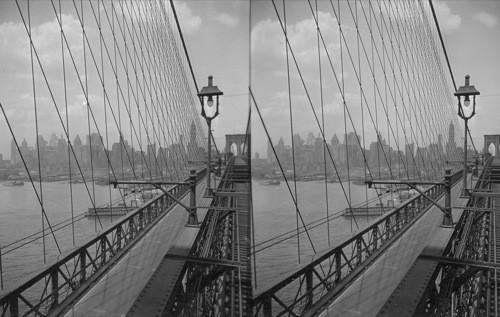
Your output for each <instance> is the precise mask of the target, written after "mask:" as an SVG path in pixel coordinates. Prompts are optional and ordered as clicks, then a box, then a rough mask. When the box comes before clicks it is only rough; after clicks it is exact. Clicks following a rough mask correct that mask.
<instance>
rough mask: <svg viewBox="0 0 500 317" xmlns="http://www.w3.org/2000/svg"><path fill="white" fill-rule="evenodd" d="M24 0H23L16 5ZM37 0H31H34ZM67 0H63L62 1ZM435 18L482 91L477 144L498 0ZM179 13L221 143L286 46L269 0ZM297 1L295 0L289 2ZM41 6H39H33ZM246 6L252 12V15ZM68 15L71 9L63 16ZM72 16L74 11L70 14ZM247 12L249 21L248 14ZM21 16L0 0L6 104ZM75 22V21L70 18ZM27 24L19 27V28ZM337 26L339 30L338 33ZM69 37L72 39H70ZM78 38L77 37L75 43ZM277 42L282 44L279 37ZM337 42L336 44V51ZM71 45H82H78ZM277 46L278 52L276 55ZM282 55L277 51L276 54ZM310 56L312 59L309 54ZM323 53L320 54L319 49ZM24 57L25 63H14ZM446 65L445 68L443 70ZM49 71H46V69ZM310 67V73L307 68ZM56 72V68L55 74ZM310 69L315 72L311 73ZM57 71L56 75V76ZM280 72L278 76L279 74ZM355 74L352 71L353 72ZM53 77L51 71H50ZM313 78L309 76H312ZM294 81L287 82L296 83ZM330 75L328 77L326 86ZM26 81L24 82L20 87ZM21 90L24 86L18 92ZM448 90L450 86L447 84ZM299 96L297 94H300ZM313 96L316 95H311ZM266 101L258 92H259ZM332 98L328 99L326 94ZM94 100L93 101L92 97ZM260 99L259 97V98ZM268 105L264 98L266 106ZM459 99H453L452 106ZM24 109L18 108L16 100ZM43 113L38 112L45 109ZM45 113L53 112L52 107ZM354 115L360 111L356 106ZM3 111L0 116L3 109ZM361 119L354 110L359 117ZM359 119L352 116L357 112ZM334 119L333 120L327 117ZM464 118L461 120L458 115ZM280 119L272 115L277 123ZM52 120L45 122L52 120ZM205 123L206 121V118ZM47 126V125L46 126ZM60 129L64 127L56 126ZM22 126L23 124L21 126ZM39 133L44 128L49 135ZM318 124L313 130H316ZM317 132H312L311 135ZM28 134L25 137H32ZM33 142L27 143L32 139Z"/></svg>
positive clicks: (41, 14) (48, 18) (495, 88)
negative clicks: (215, 96)
mask: <svg viewBox="0 0 500 317" xmlns="http://www.w3.org/2000/svg"><path fill="white" fill-rule="evenodd" d="M23 3H24V2H21V5H24V4H23ZM33 3H35V2H33ZM287 3H290V8H291V9H290V10H289V13H288V14H289V17H288V19H289V24H290V26H289V27H290V30H291V32H294V34H295V37H296V38H295V39H296V40H297V41H299V42H300V43H302V46H301V47H300V51H301V53H302V54H303V55H302V56H301V58H303V61H304V63H306V64H307V63H310V64H311V65H314V64H315V63H316V62H315V60H314V59H312V58H309V57H308V56H312V54H314V52H315V50H314V46H315V45H316V42H315V40H316V39H315V32H313V33H308V31H305V28H304V29H303V28H301V27H302V26H304V25H305V23H306V21H305V20H307V19H310V14H309V17H306V14H305V12H304V11H301V10H303V7H302V8H301V7H300V5H298V3H299V2H298V1H291V2H287ZM319 3H320V4H319V7H320V11H324V12H320V20H321V21H325V22H326V23H325V22H321V23H325V24H324V25H322V28H323V27H324V28H325V34H326V31H328V28H329V27H330V28H331V30H330V31H331V33H330V34H331V36H332V38H331V39H330V40H328V39H327V42H328V41H330V42H331V43H332V44H331V47H330V48H331V49H332V56H333V60H334V61H335V58H336V57H338V56H336V55H335V54H336V53H335V52H337V53H338V47H336V46H335V44H334V43H335V40H336V38H337V37H338V36H339V35H338V31H336V30H335V28H333V27H332V25H333V24H332V25H330V24H329V23H333V22H334V17H333V16H332V14H331V13H328V12H327V10H326V9H325V10H322V8H323V7H325V5H327V4H328V3H329V2H327V1H319ZM64 4H66V2H64V1H63V5H64ZM434 4H435V7H436V10H437V13H438V17H439V23H440V25H441V28H442V31H443V36H444V41H445V44H446V48H447V51H448V55H449V58H450V62H451V67H452V69H453V73H454V76H455V80H456V82H457V86H460V85H463V82H464V79H463V78H464V76H465V75H466V74H469V75H470V76H471V84H473V85H475V87H476V89H478V90H479V91H480V92H481V96H480V97H478V99H477V111H476V112H477V114H476V116H475V117H474V118H473V119H472V120H470V123H469V127H470V129H471V132H472V135H473V138H474V141H475V143H476V146H478V147H479V148H482V142H483V141H482V140H483V135H484V134H500V127H499V126H498V124H497V121H498V119H497V118H500V107H499V103H500V77H499V76H500V75H499V74H500V63H499V62H498V56H500V39H499V37H498V34H499V31H500V20H499V19H500V2H499V1H434ZM36 5H37V6H39V7H43V8H41V9H39V10H36V12H37V14H36V15H33V17H32V27H33V28H34V30H35V32H39V33H38V34H42V35H43V34H44V33H43V32H48V27H49V26H50V23H55V21H54V16H53V13H51V12H50V10H51V8H50V5H49V3H48V2H36ZM175 5H176V7H177V11H178V14H179V16H180V23H181V28H182V30H183V33H184V36H185V39H186V43H187V48H188V51H189V54H190V57H191V61H192V64H193V67H194V72H195V76H196V78H197V82H198V86H199V87H200V88H201V87H203V86H205V85H206V84H207V77H208V76H209V75H213V76H214V84H215V85H218V87H219V89H220V90H222V91H223V92H224V96H223V97H222V98H221V102H220V116H219V117H218V118H217V119H215V120H214V122H213V130H214V132H213V133H214V136H215V138H216V139H217V143H218V146H219V147H220V148H221V147H224V135H225V134H230V133H243V132H244V130H245V128H246V122H247V113H248V104H249V97H248V84H249V77H250V75H251V76H252V84H253V85H252V86H253V87H254V93H255V95H256V97H257V98H259V96H260V97H262V96H263V91H259V89H258V88H259V87H266V86H267V87H268V88H270V87H273V85H275V84H276V82H275V81H276V77H266V76H261V75H262V74H263V73H262V68H268V69H272V68H273V67H275V65H274V64H273V62H275V61H276V60H275V59H273V58H276V57H277V56H278V57H279V54H283V51H282V50H281V51H277V49H280V48H277V44H278V45H279V44H280V43H279V42H278V43H276V41H275V40H278V41H279V39H277V38H275V39H273V38H272V37H273V36H274V33H272V32H274V31H275V30H276V29H275V27H276V25H274V26H273V23H276V14H275V13H274V12H273V10H272V7H270V2H269V1H264V0H259V1H251V3H250V2H248V1H244V0H239V1H229V0H227V1H223V0H215V1H198V0H191V1H175ZM294 6H296V7H297V9H296V10H294ZM37 9H38V8H37ZM250 13H251V17H250ZM66 18H67V19H69V20H70V19H71V17H70V16H68V17H66ZM73 18H75V17H74V16H73ZM250 19H251V21H250ZM21 23H22V20H21V17H20V15H19V13H18V11H17V8H16V7H15V5H13V3H12V2H6V1H1V2H0V60H1V61H2V63H1V66H0V72H1V74H2V76H1V79H0V85H1V86H0V102H2V104H4V105H5V107H6V108H7V109H9V105H11V106H12V105H13V106H15V107H18V106H19V107H21V106H20V105H21V104H22V105H25V106H31V107H32V105H30V102H31V101H30V100H31V99H30V96H29V94H28V93H29V91H30V80H31V78H30V75H29V74H30V65H29V63H26V57H27V55H26V54H29V50H26V49H25V48H26V45H25V44H26V40H24V42H22V41H18V40H17V39H18V38H20V37H25V35H26V33H25V31H24V30H23V29H22V28H20V27H21V26H22V24H21ZM69 27H70V28H71V27H75V28H76V27H77V26H76V25H73V26H71V25H70V26H69ZM269 27H270V28H271V29H272V28H273V27H274V31H273V30H271V31H272V32H269V30H268V29H266V28H269ZM23 32H24V33H23ZM336 32H337V33H336ZM70 41H71V39H70ZM74 44H75V45H78V43H74ZM281 44H283V43H282V42H281ZM38 45H41V46H44V45H45V46H47V47H50V46H51V45H56V44H54V43H50V42H47V43H39V44H38ZM336 50H337V51H336ZM76 53H81V52H78V51H76ZM276 54H278V55H276ZM250 57H251V60H252V66H249V60H250ZM281 57H282V55H281ZM44 58H47V60H48V61H50V59H51V58H53V59H57V58H60V57H58V56H53V55H51V54H48V55H47V56H45V57H44ZM308 58H309V59H308ZM323 58H324V57H323ZM21 59H23V60H22V61H23V63H22V65H21V64H19V63H20V60H21ZM446 72H447V70H446ZM49 75H50V74H49ZM282 75H283V74H281V76H282ZM306 75H307V74H306ZM54 76H55V75H54ZM312 77H313V76H312ZM345 77H346V80H348V78H349V72H348V71H347V70H346V74H345ZM55 78H56V77H55ZM281 79H283V76H282V77H281ZM351 79H352V77H351ZM55 80H56V79H55ZM310 80H314V79H312V78H311V79H310ZM296 84H297V83H292V85H296ZM328 84H331V83H325V87H328V86H327V85H328ZM280 85H281V86H280V88H279V91H275V92H276V93H277V94H281V95H277V98H278V99H276V100H275V102H280V103H282V102H283V101H284V100H286V98H285V97H286V95H283V92H286V81H283V80H282V81H281V82H280ZM23 89H24V90H23ZM20 91H21V92H20ZM449 93H450V94H452V93H453V91H450V92H449ZM328 94H329V92H325V100H327V101H326V104H327V105H328V104H330V106H331V107H327V110H326V113H327V115H328V114H329V115H332V116H336V115H339V114H340V112H341V109H340V108H339V107H338V106H336V105H337V104H338V100H336V99H335V98H337V99H338V96H336V95H335V94H331V95H328ZM297 97H300V96H297ZM314 98H316V97H314ZM346 98H347V100H351V101H352V102H353V103H355V102H359V99H360V97H359V94H356V93H354V92H353V93H350V94H347V95H346ZM260 100H261V101H262V102H263V99H262V98H261V99H260ZM328 100H329V101H328ZM91 102H92V101H91ZM263 103H264V102H263ZM74 104H75V106H74V107H73V108H72V111H74V112H76V113H78V112H81V111H84V109H82V107H81V102H80V101H78V102H77V101H75V102H74ZM263 107H265V106H263ZM454 107H456V105H455V106H454ZM10 109H15V110H11V111H10V112H8V115H12V116H13V117H12V118H13V119H12V120H15V119H14V118H17V120H19V122H23V120H25V119H24V118H23V116H22V112H20V111H18V109H17V108H12V107H10ZM19 109H21V108H19ZM252 110H253V113H254V116H253V117H252V125H253V126H254V127H255V128H254V131H253V132H254V135H255V137H254V143H253V144H254V149H253V152H255V151H258V152H260V153H261V156H265V152H266V149H265V146H266V141H265V139H264V138H263V134H262V132H259V129H260V130H261V129H262V128H261V127H260V122H259V121H258V118H257V117H255V108H254V109H252ZM265 111H267V112H268V113H273V108H272V107H270V108H268V109H267V110H265ZM274 112H276V113H275V117H276V118H277V119H278V121H279V118H280V116H281V117H282V118H283V117H285V115H286V113H282V112H281V110H277V109H275V110H274ZM43 115H44V113H43V112H42V116H43ZM46 115H47V116H53V115H51V114H49V113H47V114H46ZM354 115H355V116H356V115H359V114H354ZM304 116H306V115H304ZM307 116H309V117H307V118H306V117H304V118H301V117H300V114H299V117H296V118H299V122H298V123H297V129H298V130H297V131H298V132H299V133H300V134H301V136H302V137H303V138H305V136H306V135H305V134H306V133H307V131H308V130H310V129H309V126H314V124H311V123H307V124H306V122H313V120H314V119H313V118H312V117H311V114H310V113H309V114H308V115H307ZM0 117H1V116H0ZM358 119H359V118H358ZM354 120H355V121H356V118H355V119H354ZM27 121H28V120H25V123H24V124H22V123H19V124H17V127H18V128H19V129H20V131H22V129H31V128H32V123H28V122H27ZM332 122H333V121H332ZM461 122H462V121H461ZM278 123H279V122H277V125H278ZM327 126H329V127H330V128H327V129H325V132H326V133H325V134H326V135H325V136H326V138H327V141H329V138H330V137H331V135H332V134H333V133H341V132H343V131H342V129H341V128H340V127H338V126H337V125H336V124H333V123H332V124H328V122H327ZM49 127H50V126H49ZM203 128H204V129H205V128H206V127H205V126H204V125H203ZM48 130H49V128H47V133H48ZM54 132H56V133H57V134H58V135H59V134H60V133H61V131H59V130H57V131H54ZM0 133H1V135H3V136H6V137H2V138H0V153H1V154H3V156H4V158H9V157H10V139H11V138H10V132H9V131H8V130H7V126H6V123H5V121H4V120H0ZM20 133H22V132H20ZM47 133H44V136H45V135H47ZM287 133H289V131H288V130H287V128H286V127H285V125H283V128H282V129H277V130H276V131H275V132H274V134H273V136H274V138H273V139H274V140H275V141H277V139H278V138H279V136H281V135H286V134H287ZM317 133H318V132H317V131H316V132H314V134H317ZM315 136H316V135H315ZM32 142H33V140H31V142H30V140H28V143H31V144H32ZM31 144H30V145H31Z"/></svg>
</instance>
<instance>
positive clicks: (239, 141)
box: [225, 134, 250, 156]
mask: <svg viewBox="0 0 500 317" xmlns="http://www.w3.org/2000/svg"><path fill="white" fill-rule="evenodd" d="M233 144H235V145H236V149H237V153H234V155H236V156H241V155H243V154H244V153H243V150H245V152H246V153H248V146H247V147H245V149H244V148H243V145H244V144H247V145H248V144H250V135H246V134H226V148H225V152H226V153H229V152H231V147H232V145H233Z"/></svg>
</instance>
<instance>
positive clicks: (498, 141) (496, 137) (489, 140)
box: [483, 134, 500, 156]
mask: <svg viewBox="0 0 500 317" xmlns="http://www.w3.org/2000/svg"><path fill="white" fill-rule="evenodd" d="M492 144H493V146H494V147H495V153H491V154H494V155H495V156H498V155H499V147H500V134H490V135H488V134H485V135H484V149H483V153H488V152H489V148H490V146H491V145H492Z"/></svg>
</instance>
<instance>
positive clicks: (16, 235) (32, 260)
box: [0, 181, 387, 288]
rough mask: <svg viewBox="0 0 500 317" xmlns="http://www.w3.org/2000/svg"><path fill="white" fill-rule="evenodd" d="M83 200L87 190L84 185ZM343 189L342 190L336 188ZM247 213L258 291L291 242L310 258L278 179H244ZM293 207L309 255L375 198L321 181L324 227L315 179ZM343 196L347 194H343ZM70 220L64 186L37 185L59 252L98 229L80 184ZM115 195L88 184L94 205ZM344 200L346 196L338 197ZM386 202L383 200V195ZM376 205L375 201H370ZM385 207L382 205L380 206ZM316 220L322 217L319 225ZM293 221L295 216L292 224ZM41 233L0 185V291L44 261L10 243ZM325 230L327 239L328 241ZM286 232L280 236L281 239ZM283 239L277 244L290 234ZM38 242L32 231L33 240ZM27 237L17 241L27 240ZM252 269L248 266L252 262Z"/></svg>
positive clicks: (345, 230) (39, 249) (36, 245)
mask: <svg viewBox="0 0 500 317" xmlns="http://www.w3.org/2000/svg"><path fill="white" fill-rule="evenodd" d="M289 184H290V189H291V191H292V192H294V183H293V182H290V183H289ZM87 186H88V188H89V191H90V193H91V196H93V195H94V194H93V189H92V185H91V183H87ZM342 186H344V190H345V193H346V194H344V191H343V190H342ZM252 191H253V208H254V221H255V225H254V227H255V242H256V246H257V247H256V250H261V249H262V248H263V247H266V248H265V249H263V250H261V251H258V252H257V253H256V256H255V259H256V265H255V268H256V272H257V286H258V287H261V286H263V285H264V284H266V282H268V281H269V279H270V278H272V277H275V276H277V274H279V273H284V272H286V271H288V270H291V269H293V268H294V267H295V266H296V265H298V264H299V259H298V255H297V253H298V251H297V245H298V244H299V245H300V260H301V262H304V261H307V260H308V259H310V256H311V255H312V254H313V253H314V250H313V247H312V246H311V243H310V242H309V239H308V236H307V235H306V233H301V234H300V235H299V242H300V243H298V241H297V237H296V236H293V235H291V234H290V233H289V232H292V233H294V231H295V230H296V221H297V219H296V208H295V206H294V203H293V200H292V199H291V195H290V192H289V190H288V187H287V186H286V183H285V182H281V185H279V186H269V185H266V184H265V183H264V182H263V181H253V182H252ZM297 192H298V197H297V202H298V209H299V211H300V213H301V215H302V218H303V221H304V223H306V224H309V223H312V222H314V221H318V220H319V225H318V226H317V227H315V228H313V229H310V230H308V233H309V236H310V239H311V241H312V244H313V245H314V249H315V250H316V251H321V250H324V249H325V248H327V247H328V245H329V243H330V244H332V245H333V244H336V243H338V242H339V241H341V240H342V239H344V238H346V237H348V236H350V235H351V234H352V233H353V232H354V231H355V230H356V229H357V228H358V227H363V226H365V225H366V224H367V222H368V221H372V220H373V219H375V218H373V217H356V220H355V221H356V222H355V221H354V220H353V218H350V217H347V218H346V217H343V216H340V215H339V212H340V211H342V210H343V209H344V208H346V207H347V206H348V205H349V204H348V201H351V205H352V206H354V205H357V204H359V203H362V202H365V201H366V200H369V199H372V198H374V197H377V195H376V192H375V190H373V189H367V188H366V187H365V186H358V185H354V184H348V183H343V184H342V185H341V184H339V183H334V184H328V197H329V198H328V205H329V207H328V212H329V215H330V221H329V222H328V223H327V222H325V220H324V219H325V217H326V212H327V208H326V199H325V197H326V196H325V183H324V182H323V181H313V182H297ZM349 193H350V194H349ZM72 197H73V206H74V207H73V215H74V219H76V220H77V221H76V222H75V224H74V230H73V228H72V226H71V221H70V220H71V195H70V194H69V186H68V183H66V182H59V183H58V182H54V183H43V202H44V209H45V211H46V213H47V217H48V219H49V221H50V223H51V225H52V227H56V228H59V227H61V226H62V225H60V224H61V223H62V222H64V221H66V222H65V223H63V225H66V226H65V227H63V228H60V229H58V230H56V231H55V233H54V234H55V236H56V239H57V242H58V244H59V247H60V248H61V250H62V251H66V250H69V249H71V248H72V247H73V232H74V236H75V241H74V243H75V245H78V244H79V243H82V242H84V241H86V240H87V239H88V238H89V237H91V236H93V235H95V234H96V233H97V232H98V231H99V230H100V229H101V225H100V224H99V222H98V221H97V219H96V218H85V217H83V216H82V215H83V213H85V212H86V211H87V210H88V208H89V207H91V206H92V203H91V200H90V198H89V194H88V192H87V189H86V187H85V185H84V184H73V195H72ZM120 197H121V196H120V192H119V191H118V190H115V189H111V190H110V189H109V187H107V186H97V185H96V186H95V201H96V206H100V205H103V204H108V203H109V202H110V201H114V200H117V199H120ZM346 197H347V198H346ZM384 199H387V198H384ZM376 202H378V200H377V201H376ZM384 202H385V201H384ZM118 219H119V217H113V219H111V218H110V217H101V223H102V227H106V226H109V225H110V224H111V222H112V221H116V220H118ZM322 219H323V220H322ZM299 221H300V219H299ZM41 229H42V211H41V208H40V204H39V202H38V199H37V197H36V195H35V194H34V190H33V187H32V186H31V184H29V183H26V184H25V186H22V187H21V186H14V187H9V186H0V247H1V248H2V250H1V251H2V252H1V253H2V259H1V264H2V273H3V276H2V277H3V286H4V288H8V287H9V286H11V285H12V284H13V283H14V282H17V281H19V279H20V278H21V277H24V276H26V275H28V274H29V273H32V272H35V271H36V270H37V269H40V268H41V267H42V266H43V264H44V243H43V241H42V239H36V240H35V241H32V242H31V243H28V244H26V245H24V246H21V244H22V243H23V242H21V243H17V244H13V245H12V243H13V242H15V241H18V240H20V239H23V238H25V237H27V236H29V235H32V234H34V233H36V232H40V231H41ZM47 229H48V225H47V221H45V230H46V237H45V250H46V251H45V254H46V259H47V262H50V260H51V259H52V258H53V256H55V255H57V254H58V251H57V247H56V244H55V242H54V238H53V236H52V234H51V233H50V231H49V230H47ZM328 232H329V234H330V241H328ZM287 233H288V234H287ZM282 234H284V236H283V237H282V240H283V241H281V242H280V243H279V244H276V245H274V246H270V247H269V245H270V244H271V243H272V242H273V241H272V242H270V243H263V242H265V241H267V240H268V239H270V238H273V237H276V236H278V235H282ZM290 236H291V238H288V239H283V238H286V237H290ZM37 237H40V234H38V235H37ZM29 240H32V239H27V240H24V242H27V241H29ZM252 265H253V263H252Z"/></svg>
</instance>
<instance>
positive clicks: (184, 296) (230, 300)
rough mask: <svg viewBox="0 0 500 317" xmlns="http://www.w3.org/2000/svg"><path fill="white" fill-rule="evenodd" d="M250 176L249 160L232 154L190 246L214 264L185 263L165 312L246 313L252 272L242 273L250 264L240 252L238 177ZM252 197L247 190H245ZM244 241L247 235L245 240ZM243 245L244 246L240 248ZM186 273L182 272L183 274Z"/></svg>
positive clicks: (196, 254) (194, 253)
mask: <svg viewBox="0 0 500 317" xmlns="http://www.w3.org/2000/svg"><path fill="white" fill-rule="evenodd" d="M240 182H241V183H245V182H246V183H249V182H250V166H249V163H248V161H245V160H243V159H242V158H241V157H232V158H231V159H230V160H229V162H228V164H227V166H226V170H225V172H224V174H223V176H222V179H221V181H220V183H219V186H218V188H217V191H215V197H214V199H213V200H212V203H211V208H210V209H209V210H208V213H207V215H206V216H205V220H204V222H203V224H202V225H201V227H200V231H199V233H198V235H197V237H196V240H195V242H194V244H193V246H192V247H191V252H190V256H191V257H193V258H196V259H198V260H213V261H214V262H213V263H212V264H200V263H199V262H198V263H195V262H192V263H187V265H186V266H185V268H184V269H185V271H186V273H185V276H186V278H185V281H184V282H185V287H183V285H182V284H183V283H182V282H183V279H182V278H181V279H179V280H178V282H177V285H176V288H177V291H175V292H174V293H175V294H177V295H176V296H175V297H173V298H172V300H171V302H169V303H168V310H167V311H166V312H164V313H166V315H168V316H170V315H172V316H247V315H249V314H250V310H249V309H250V308H249V307H250V306H249V305H248V303H247V301H248V302H249V301H250V299H251V294H250V295H249V294H248V291H250V292H251V288H249V289H245V288H244V287H243V284H245V282H247V283H248V284H249V283H250V280H251V276H242V274H241V270H242V268H243V267H244V266H245V265H246V264H248V258H247V257H246V254H241V252H243V249H244V247H245V245H243V246H241V245H240V241H239V232H238V227H237V223H238V215H237V214H238V211H237V209H238V206H237V197H236V195H237V194H242V193H238V192H236V191H235V190H236V187H237V185H236V183H240ZM243 194H244V195H246V198H248V199H250V196H248V194H249V193H243ZM245 241H246V240H245ZM242 247H243V249H242ZM247 271H250V270H247ZM183 275H184V274H181V276H183Z"/></svg>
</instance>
